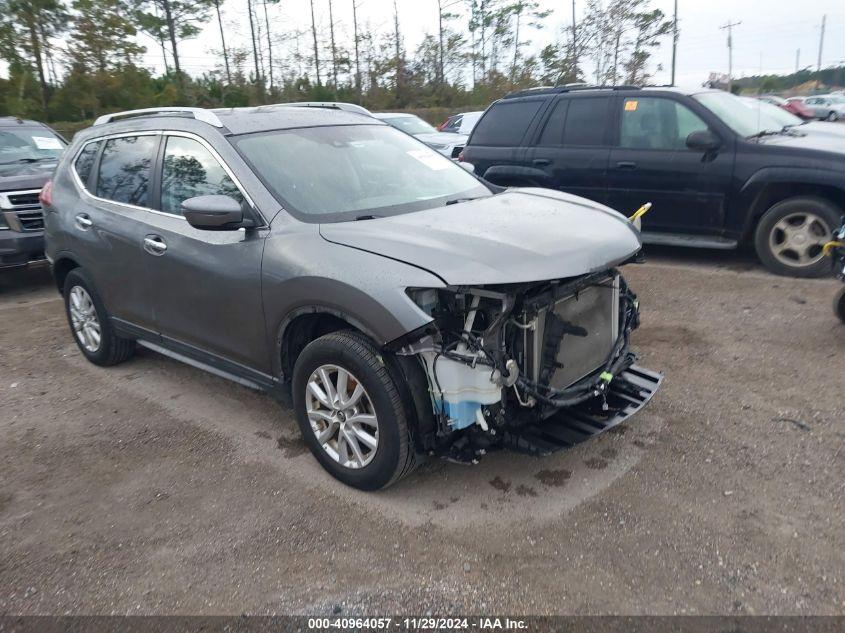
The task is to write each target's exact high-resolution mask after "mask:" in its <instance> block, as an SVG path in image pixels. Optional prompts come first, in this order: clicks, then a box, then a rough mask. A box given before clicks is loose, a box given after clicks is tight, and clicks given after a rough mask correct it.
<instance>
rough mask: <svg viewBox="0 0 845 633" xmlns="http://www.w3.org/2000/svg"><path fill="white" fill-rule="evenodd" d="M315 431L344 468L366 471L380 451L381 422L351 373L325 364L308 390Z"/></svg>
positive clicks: (306, 391)
mask: <svg viewBox="0 0 845 633" xmlns="http://www.w3.org/2000/svg"><path fill="white" fill-rule="evenodd" d="M305 406H306V413H307V415H308V422H309V423H310V425H311V430H312V431H313V432H314V435H315V436H316V438H317V442H318V443H319V444H320V446H321V447H322V448H323V450H324V451H326V453H327V454H328V455H329V456H330V457H331V458H332V459H333V460H335V461H336V462H338V463H339V464H340V465H341V466H345V467H347V468H353V469H357V468H363V467H364V466H366V465H367V464H369V463H370V462H371V461H372V460H373V458H374V457H375V455H376V450H377V449H378V435H379V434H378V419H377V418H376V414H375V408H374V407H373V402H372V400H371V399H370V396H369V394H368V393H367V390H366V389H364V386H363V385H362V384H361V382H360V381H359V380H358V379H357V378H356V377H355V376H354V375H353V374H352V373H351V372H350V371H348V370H346V369H344V368H343V367H339V366H337V365H321V366H320V367H318V368H317V369H316V370H314V372H313V373H312V374H311V377H310V378H309V379H308V383H307V384H306V387H305Z"/></svg>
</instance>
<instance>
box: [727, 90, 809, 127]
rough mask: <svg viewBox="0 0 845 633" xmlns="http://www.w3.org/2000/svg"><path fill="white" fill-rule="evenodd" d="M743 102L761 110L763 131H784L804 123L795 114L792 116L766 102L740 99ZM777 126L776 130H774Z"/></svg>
mask: <svg viewBox="0 0 845 633" xmlns="http://www.w3.org/2000/svg"><path fill="white" fill-rule="evenodd" d="M740 98H741V99H742V102H743V103H744V104H746V105H748V106H749V107H750V108H760V113H761V117H760V118H761V124H760V129H761V130H771V129H775V128H776V129H782V128H784V127H787V126H791V125H801V124H802V123H803V121H802V120H801V119H799V118H798V117H797V116H795V115H794V114H790V113H789V112H787V111H786V110H784V109H783V108H780V107H778V106H776V105H772V104H771V103H766V102H765V101H758V100H757V99H748V98H745V97H740ZM773 126H775V128H773Z"/></svg>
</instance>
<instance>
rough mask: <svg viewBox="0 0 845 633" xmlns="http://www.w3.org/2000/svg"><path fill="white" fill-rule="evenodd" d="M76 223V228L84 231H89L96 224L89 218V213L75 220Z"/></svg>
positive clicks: (82, 214) (78, 216) (80, 215)
mask: <svg viewBox="0 0 845 633" xmlns="http://www.w3.org/2000/svg"><path fill="white" fill-rule="evenodd" d="M74 222H76V228H78V229H81V230H83V231H87V230H88V229H90V228H91V227H92V226H94V222H93V221H92V220H91V218H90V217H89V216H88V214H87V213H80V214H79V215H77V216H76V217H75V218H74Z"/></svg>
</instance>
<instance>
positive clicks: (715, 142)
mask: <svg viewBox="0 0 845 633" xmlns="http://www.w3.org/2000/svg"><path fill="white" fill-rule="evenodd" d="M721 146H722V141H720V140H719V137H718V136H716V135H715V134H713V132H711V131H710V130H696V131H695V132H692V133H691V134H690V135H689V136H687V147H689V148H690V149H694V150H700V151H702V152H712V151H713V150H717V149H719V148H720V147H721Z"/></svg>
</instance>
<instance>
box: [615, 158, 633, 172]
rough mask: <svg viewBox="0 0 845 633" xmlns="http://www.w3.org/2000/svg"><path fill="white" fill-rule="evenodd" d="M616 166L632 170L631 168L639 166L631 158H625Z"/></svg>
mask: <svg viewBox="0 0 845 633" xmlns="http://www.w3.org/2000/svg"><path fill="white" fill-rule="evenodd" d="M616 167H617V168H618V169H625V170H628V171H631V170H633V169H636V168H637V163H635V162H634V161H631V160H623V161H620V162H618V163H616Z"/></svg>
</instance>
